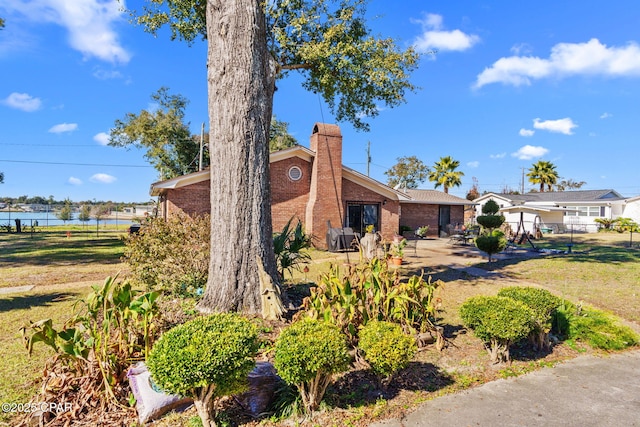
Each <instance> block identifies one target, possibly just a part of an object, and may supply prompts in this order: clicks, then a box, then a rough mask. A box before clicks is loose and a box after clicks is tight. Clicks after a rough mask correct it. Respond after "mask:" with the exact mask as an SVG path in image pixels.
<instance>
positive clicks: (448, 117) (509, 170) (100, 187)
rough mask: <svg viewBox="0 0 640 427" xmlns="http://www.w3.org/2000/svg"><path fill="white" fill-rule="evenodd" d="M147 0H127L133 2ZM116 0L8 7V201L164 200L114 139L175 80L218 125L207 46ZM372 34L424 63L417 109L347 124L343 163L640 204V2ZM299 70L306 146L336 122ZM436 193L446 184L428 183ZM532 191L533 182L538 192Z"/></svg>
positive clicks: (283, 97)
mask: <svg viewBox="0 0 640 427" xmlns="http://www.w3.org/2000/svg"><path fill="white" fill-rule="evenodd" d="M141 3H142V2H141V1H127V2H126V5H127V7H130V8H136V7H138V8H139V7H140V5H141ZM119 6H120V5H119V4H118V3H117V2H115V1H109V0H29V1H25V0H0V16H1V17H3V18H4V19H5V20H6V27H5V28H4V30H2V31H0V68H1V69H2V78H1V79H0V118H1V121H0V123H1V124H2V127H1V129H2V130H1V131H0V149H1V151H0V171H2V172H4V174H5V182H4V184H1V185H0V196H10V197H18V196H22V195H28V196H44V197H48V196H50V195H52V196H54V198H56V199H64V198H67V197H68V198H70V199H72V200H87V199H89V200H93V199H97V200H113V201H124V202H144V201H148V200H150V196H149V185H150V184H151V183H152V182H154V181H156V180H157V174H156V171H155V170H154V169H153V168H151V167H150V166H149V165H148V163H147V162H146V161H145V160H144V158H143V156H142V154H143V153H141V152H139V151H137V150H135V149H132V150H126V149H122V148H113V147H109V146H106V145H105V136H106V134H107V133H108V132H109V129H110V128H111V127H112V126H113V124H114V121H115V120H116V119H121V118H123V117H124V115H125V114H126V113H127V112H134V113H137V112H139V111H140V110H142V109H145V108H150V95H151V94H152V93H154V92H155V91H157V90H158V89H159V88H160V87H161V86H166V87H169V88H170V91H171V93H174V94H181V95H183V96H185V97H186V98H188V99H189V100H190V104H189V106H188V108H187V120H188V121H189V122H190V123H191V127H192V131H193V133H194V134H198V133H199V132H200V126H201V124H202V123H203V122H207V99H206V96H207V87H206V80H205V79H206V74H205V63H206V45H205V43H204V42H196V43H195V44H194V45H193V46H191V47H188V46H187V45H186V44H184V43H180V42H171V41H170V40H169V37H168V35H167V33H166V32H163V33H161V34H160V35H159V37H157V38H154V37H153V36H151V35H149V34H147V33H144V32H143V30H142V28H140V27H136V26H133V25H131V24H130V23H129V22H128V17H127V16H126V15H125V14H123V13H121V12H120V10H119ZM369 16H370V17H371V20H370V21H369V22H370V25H371V27H372V29H373V32H374V33H376V34H381V35H384V36H391V37H394V38H396V39H397V40H398V43H399V44H400V45H401V46H411V45H413V46H415V47H416V48H417V49H418V50H419V51H422V52H430V51H437V53H435V54H427V55H425V56H424V57H423V58H422V59H421V61H420V64H419V67H418V69H417V70H416V71H415V72H414V74H413V76H412V82H413V83H414V84H415V85H417V86H419V87H420V90H419V91H417V92H416V93H410V94H408V96H407V103H406V104H404V105H402V106H400V107H397V108H394V109H385V108H383V107H382V106H381V108H380V115H379V116H378V117H376V118H373V119H372V120H371V121H370V125H371V131H370V132H369V133H363V132H357V131H355V130H354V129H353V128H352V126H351V125H350V124H348V123H341V124H340V126H341V129H342V133H343V140H344V153H343V162H344V163H345V164H346V165H347V166H349V167H352V168H354V169H357V170H359V171H361V172H366V147H367V142H370V143H371V155H372V164H371V167H370V175H371V176H372V177H373V178H376V179H379V180H381V181H383V182H384V181H385V180H386V177H385V175H384V172H385V171H386V170H387V169H388V168H390V167H391V166H393V165H394V164H395V163H396V159H397V158H398V157H401V156H412V155H415V156H418V157H419V158H420V159H421V160H422V161H423V162H424V163H425V164H427V165H432V164H433V163H434V162H436V161H437V160H438V159H439V158H440V157H443V156H452V157H453V158H454V159H456V160H459V161H460V164H461V166H460V170H461V171H462V172H464V174H465V176H464V177H463V182H462V186H461V187H459V188H455V189H452V190H451V192H452V193H453V194H456V195H459V196H462V197H464V194H465V193H466V192H467V191H468V190H469V188H470V187H471V185H472V184H473V179H474V178H475V179H476V180H477V183H478V186H479V189H480V191H481V192H482V191H501V190H502V189H504V188H505V187H509V188H512V189H519V188H520V186H521V179H522V173H523V168H524V169H525V172H526V169H527V168H529V167H531V165H532V164H533V163H535V162H536V161H538V160H548V161H551V162H553V163H554V164H555V165H556V166H557V170H558V172H559V175H560V176H561V177H562V178H565V179H573V180H576V181H586V185H585V186H584V187H583V188H584V189H606V188H612V189H615V190H617V191H619V192H620V193H622V194H623V195H625V196H636V195H640V180H639V179H638V176H639V174H638V164H639V163H638V159H639V154H640V149H639V148H638V142H639V137H640V130H639V128H640V120H639V118H640V117H639V116H640V101H639V100H640V31H639V30H638V29H639V28H640V3H638V2H637V1H636V0H633V1H631V0H630V1H626V0H620V1H615V2H602V1H591V0H586V1H580V2H578V1H571V2H569V1H557V0H556V1H538V2H535V5H533V4H532V3H528V5H525V4H523V2H504V1H456V2H452V1H430V2H427V1H411V0H406V1H401V2H388V1H385V0H373V1H371V3H370V5H369ZM300 82H301V80H300V79H299V78H298V77H296V76H295V75H292V76H290V77H287V79H285V80H281V81H279V82H278V91H277V92H276V98H275V104H274V113H275V114H276V116H277V118H278V119H279V120H282V121H286V122H288V123H289V130H290V132H291V133H292V134H293V135H294V136H295V137H296V138H297V139H298V142H299V143H301V144H302V145H305V146H308V139H309V135H310V133H311V130H312V127H313V124H314V123H315V122H321V121H324V122H329V123H333V122H335V121H334V119H333V117H332V115H331V113H330V111H329V109H328V107H327V106H326V105H325V104H324V103H322V102H321V101H320V100H319V98H318V97H317V96H316V95H313V94H310V93H306V92H304V90H303V89H302V87H301V85H300ZM421 187H422V188H433V184H432V183H429V182H425V183H423V184H422V186H421ZM530 188H532V186H531V185H530V184H529V183H528V182H527V181H526V179H525V190H528V189H530Z"/></svg>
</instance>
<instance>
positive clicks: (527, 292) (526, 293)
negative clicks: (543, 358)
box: [498, 286, 562, 350]
mask: <svg viewBox="0 0 640 427" xmlns="http://www.w3.org/2000/svg"><path fill="white" fill-rule="evenodd" d="M498 296H501V297H508V298H513V299H515V300H518V301H521V302H523V303H525V304H526V305H527V307H529V308H530V309H531V310H532V311H533V313H534V317H533V323H534V329H533V330H532V331H531V334H530V335H529V341H530V342H531V344H532V345H533V348H534V349H535V350H543V349H548V348H549V346H550V344H549V332H550V331H551V323H552V319H553V314H554V312H555V311H556V309H557V308H558V307H559V306H560V304H561V303H562V300H561V299H560V298H558V297H557V296H555V295H553V294H552V293H551V292H549V291H547V290H545V289H540V288H532V287H518V286H511V287H507V288H503V289H500V291H499V292H498Z"/></svg>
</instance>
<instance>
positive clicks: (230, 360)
mask: <svg viewBox="0 0 640 427" xmlns="http://www.w3.org/2000/svg"><path fill="white" fill-rule="evenodd" d="M258 344H259V343H258V332H257V328H256V327H255V325H253V324H252V323H251V322H250V321H249V320H247V319H245V318H243V317H241V316H239V315H237V314H233V313H221V314H213V315H210V316H206V317H199V318H196V319H194V320H191V321H189V322H187V323H184V324H182V325H180V326H176V327H175V328H173V329H170V330H169V331H167V332H166V333H165V334H163V335H162V336H161V337H160V339H159V340H158V341H157V342H156V344H155V345H154V346H153V349H152V350H151V354H150V355H149V358H148V359H147V365H148V367H149V372H151V376H152V378H153V380H154V381H155V382H156V384H157V385H158V386H159V387H160V388H162V389H163V390H165V391H167V392H170V393H174V394H180V395H182V396H188V397H192V398H193V399H194V403H195V406H196V409H197V410H198V415H200V418H201V419H202V424H203V426H204V427H209V426H211V425H213V424H212V418H211V414H212V410H213V399H214V398H216V397H220V396H226V395H231V394H237V393H239V392H241V391H243V389H244V388H245V386H246V381H247V375H248V374H249V372H250V371H251V369H253V367H254V366H255V360H254V358H255V355H256V353H257V351H258Z"/></svg>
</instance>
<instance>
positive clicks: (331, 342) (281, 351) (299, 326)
mask: <svg viewBox="0 0 640 427" xmlns="http://www.w3.org/2000/svg"><path fill="white" fill-rule="evenodd" d="M349 361H350V357H349V353H348V350H347V343H346V340H345V337H344V335H343V334H342V333H341V332H340V329H339V328H338V327H336V326H335V325H332V324H331V323H327V322H324V321H319V320H313V319H303V320H301V321H299V322H295V323H293V324H292V325H291V326H289V327H288V328H287V329H285V330H284V331H282V333H281V334H280V336H279V337H278V339H277V340H276V343H275V355H274V362H273V364H274V366H275V368H276V370H277V371H278V375H280V377H281V378H282V379H283V380H284V381H285V382H287V383H288V384H293V385H295V386H296V387H297V389H298V391H299V392H300V395H301V397H302V402H303V404H304V407H305V409H306V410H307V411H308V412H312V411H314V410H316V409H317V408H318V406H319V405H320V402H321V401H322V398H323V396H324V393H325V391H326V389H327V386H328V385H329V384H330V383H331V381H332V380H333V375H334V374H337V373H340V372H344V371H346V370H347V369H348V366H349Z"/></svg>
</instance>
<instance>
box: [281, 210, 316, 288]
mask: <svg viewBox="0 0 640 427" xmlns="http://www.w3.org/2000/svg"><path fill="white" fill-rule="evenodd" d="M292 221H293V217H291V218H290V219H289V221H287V223H286V224H285V226H284V228H283V229H282V231H281V232H280V233H277V234H276V235H275V236H274V237H273V248H274V252H275V254H276V262H277V264H278V272H279V273H280V277H282V278H284V272H285V270H286V271H288V272H289V274H292V271H293V269H294V268H295V269H298V270H299V269H300V265H301V264H306V263H308V262H309V260H310V259H311V257H310V255H309V253H308V252H306V249H308V248H309V247H310V246H311V236H309V235H308V234H306V233H305V232H304V229H303V228H302V222H300V220H298V223H297V224H296V226H295V227H294V228H291V222H292Z"/></svg>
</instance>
